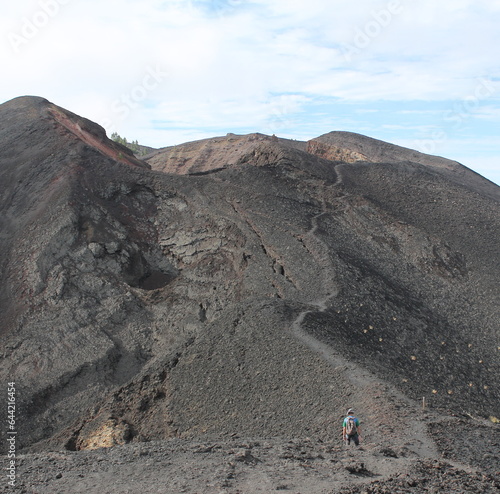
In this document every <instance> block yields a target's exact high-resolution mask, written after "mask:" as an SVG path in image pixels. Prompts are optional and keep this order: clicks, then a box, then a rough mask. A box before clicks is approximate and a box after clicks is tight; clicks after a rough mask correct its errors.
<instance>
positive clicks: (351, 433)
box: [342, 408, 361, 446]
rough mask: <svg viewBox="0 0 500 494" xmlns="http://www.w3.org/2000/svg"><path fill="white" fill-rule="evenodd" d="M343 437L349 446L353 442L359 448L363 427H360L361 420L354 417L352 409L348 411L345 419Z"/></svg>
mask: <svg viewBox="0 0 500 494" xmlns="http://www.w3.org/2000/svg"><path fill="white" fill-rule="evenodd" d="M342 437H343V438H344V441H346V443H347V444H351V440H353V441H354V444H355V445H356V446H359V441H360V439H361V427H360V426H359V419H358V418H356V417H355V416H354V410H353V409H352V408H349V410H347V417H346V418H345V419H344V423H343V425H342Z"/></svg>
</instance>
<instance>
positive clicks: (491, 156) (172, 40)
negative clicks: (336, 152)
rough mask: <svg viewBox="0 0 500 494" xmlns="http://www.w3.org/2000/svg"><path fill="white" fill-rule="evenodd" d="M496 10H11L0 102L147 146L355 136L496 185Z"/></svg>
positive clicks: (299, 1) (149, 0) (266, 0)
mask: <svg viewBox="0 0 500 494" xmlns="http://www.w3.org/2000/svg"><path fill="white" fill-rule="evenodd" d="M499 27H500V0H453V1H451V0H439V1H436V0H419V1H418V2H417V1H412V0H383V1H378V0H358V1H357V2H345V1H339V0H328V1H327V0H248V1H247V0H120V1H118V0H99V1H97V0H85V1H83V0H23V1H20V2H9V3H8V4H7V5H5V6H3V11H2V17H1V19H0V30H1V33H2V38H1V43H0V56H1V59H2V61H3V67H4V77H3V78H2V83H1V84H0V102H4V101H7V100H9V99H11V98H13V97H16V96H21V95H25V94H31V95H37V96H43V97H46V98H47V99H49V100H51V101H52V102H54V103H56V104H58V105H60V106H63V107H65V108H67V109H69V110H71V111H73V112H75V113H78V114H80V115H83V116H85V117H87V118H90V119H92V120H94V121H97V122H99V123H100V124H101V125H103V126H104V127H105V128H106V129H107V131H108V134H110V133H111V132H113V131H116V132H118V133H119V134H120V135H122V136H125V137H127V138H128V139H129V140H135V139H137V140H138V141H139V142H141V143H143V144H147V145H150V146H154V147H161V146H167V145H172V144H179V143H182V142H186V141H191V140H195V139H201V138H205V137H213V136H216V135H225V134H226V133H228V132H234V133H242V134H244V133H250V132H262V133H266V134H276V135H279V136H282V137H289V138H294V139H300V140H307V139H310V138H313V137H316V136H319V135H321V134H324V133H326V132H330V131H332V130H347V131H352V132H359V133H361V134H365V135H369V136H371V137H375V138H378V139H382V140H386V141H389V142H393V143H395V144H399V145H403V146H407V147H410V148H413V149H418V150H420V151H423V152H428V153H430V154H437V155H441V156H445V157H447V158H451V159H455V160H457V161H460V162H461V163H463V164H464V165H466V166H468V167H469V168H472V169H473V170H475V171H477V172H478V173H480V174H481V175H483V176H485V177H487V178H489V179H490V180H492V181H494V182H496V183H497V184H500V64H499V62H498V61H499V58H500V53H499V52H500V48H499V47H500V29H499Z"/></svg>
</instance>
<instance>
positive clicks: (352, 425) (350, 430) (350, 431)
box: [345, 417, 358, 436]
mask: <svg viewBox="0 0 500 494" xmlns="http://www.w3.org/2000/svg"><path fill="white" fill-rule="evenodd" d="M345 433H346V434H347V435H348V436H354V435H355V434H357V433H358V427H357V426H356V419H355V418H354V417H347V421H346V424H345Z"/></svg>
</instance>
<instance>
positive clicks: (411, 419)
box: [291, 174, 439, 458]
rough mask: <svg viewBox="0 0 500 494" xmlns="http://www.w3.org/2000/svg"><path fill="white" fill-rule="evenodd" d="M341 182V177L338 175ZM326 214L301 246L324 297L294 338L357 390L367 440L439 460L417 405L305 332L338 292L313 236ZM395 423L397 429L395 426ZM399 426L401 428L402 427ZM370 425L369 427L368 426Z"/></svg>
mask: <svg viewBox="0 0 500 494" xmlns="http://www.w3.org/2000/svg"><path fill="white" fill-rule="evenodd" d="M338 177H339V182H338V183H341V180H342V179H341V175H340V174H339V175H338ZM325 214H327V206H326V204H325V203H324V204H323V208H322V212H321V213H319V214H317V215H316V216H314V217H313V218H312V220H311V228H310V230H309V231H308V232H307V233H306V235H305V236H304V238H303V241H304V244H305V245H306V246H307V247H308V249H309V250H310V251H311V253H312V254H313V255H315V256H316V257H317V262H318V263H319V264H320V265H321V266H322V267H323V287H324V289H323V294H322V295H321V296H320V297H318V298H317V299H314V300H311V301H310V302H309V307H308V308H306V309H304V310H303V311H302V312H301V313H300V314H299V315H298V316H297V318H296V319H295V321H294V322H293V324H292V326H291V330H292V333H293V335H294V336H295V337H296V338H297V339H298V340H299V341H301V342H302V343H303V344H304V345H305V346H306V347H307V348H308V349H309V350H311V351H312V352H314V353H316V354H319V355H320V356H321V357H322V358H323V359H324V360H325V361H326V362H328V364H330V365H331V366H332V367H333V368H335V369H336V370H338V371H340V372H342V374H343V375H344V376H345V378H346V379H347V380H348V381H349V382H350V383H351V384H352V388H353V389H354V390H356V392H355V396H354V397H353V402H354V401H355V402H357V403H358V404H359V406H357V405H353V406H356V407H357V408H360V409H361V410H363V411H364V417H363V419H364V421H365V422H366V423H367V425H368V428H369V430H371V431H372V432H371V433H369V434H367V436H366V440H367V441H370V442H374V443H375V444H376V443H378V444H387V445H391V446H394V445H398V446H403V445H404V446H405V447H407V448H408V449H409V450H410V451H413V452H414V453H415V454H417V455H418V456H419V457H423V458H438V457H439V452H438V449H437V447H436V445H435V443H434V441H433V440H432V439H431V438H430V437H429V435H428V434H427V426H426V421H425V418H424V417H423V413H422V410H421V408H420V405H419V404H418V403H416V402H414V401H413V400H410V399H409V398H407V397H406V396H405V395H404V394H403V393H401V392H399V391H398V390H397V389H395V388H394V387H393V386H390V385H388V384H387V383H382V382H381V380H380V379H378V378H377V377H376V376H375V375H374V374H372V373H371V372H369V371H368V370H366V369H364V368H363V367H361V366H359V365H357V364H356V363H354V362H350V361H348V360H347V359H345V358H343V357H342V356H341V355H340V354H339V353H338V352H335V351H334V349H333V348H332V347H331V346H329V345H327V344H325V343H323V342H321V341H320V340H318V339H317V338H315V337H314V336H312V335H311V334H310V333H308V332H307V331H306V330H305V329H304V324H303V323H304V320H305V318H306V317H307V315H308V314H312V313H318V312H319V313H323V312H325V311H326V310H327V309H328V306H329V302H330V301H331V300H332V299H334V298H335V297H336V296H337V295H338V292H339V288H338V286H337V284H336V282H335V278H336V273H335V268H334V266H333V265H332V262H331V260H330V259H329V256H328V253H329V249H328V247H327V245H326V244H325V243H324V242H323V241H322V240H321V239H320V238H319V237H318V236H317V235H316V232H317V231H318V228H319V222H318V220H319V218H321V217H322V216H323V215H325ZM394 424H396V427H395V426H394ZM401 424H403V426H402V427H401ZM370 426H371V427H370Z"/></svg>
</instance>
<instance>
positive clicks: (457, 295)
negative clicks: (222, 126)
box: [0, 97, 500, 454]
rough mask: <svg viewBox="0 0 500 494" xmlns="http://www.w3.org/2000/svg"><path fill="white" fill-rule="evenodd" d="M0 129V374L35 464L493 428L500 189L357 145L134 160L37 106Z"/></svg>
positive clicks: (281, 143) (270, 147)
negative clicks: (252, 443) (428, 427)
mask: <svg viewBox="0 0 500 494" xmlns="http://www.w3.org/2000/svg"><path fill="white" fill-rule="evenodd" d="M0 121H1V122H2V128H1V129H0V143H1V145H0V209H1V223H0V225H1V236H0V247H1V251H2V253H3V254H2V262H1V270H2V285H1V289H0V304H1V306H0V309H1V311H0V313H1V314H2V326H1V334H0V337H1V342H2V348H3V349H4V350H3V359H2V366H1V375H2V379H3V381H4V382H9V381H12V380H13V379H15V381H16V383H17V385H18V387H19V390H18V394H19V407H20V414H21V415H22V420H19V429H20V430H19V437H20V441H21V442H22V447H24V448H25V449H26V450H27V451H28V450H31V451H34V450H38V451H43V450H46V449H54V448H55V449H58V448H59V449H60V448H63V449H64V448H65V449H69V450H83V449H93V448H98V447H102V446H112V445H117V444H124V443H127V442H139V441H149V440H155V439H168V438H173V437H176V438H187V439H192V438H200V437H205V436H207V435H212V436H214V435H215V436H217V437H230V436H231V435H234V434H245V435H248V436H251V437H277V436H279V437H297V436H303V437H305V436H308V437H313V438H321V439H322V440H328V439H333V438H335V437H337V436H338V430H337V429H338V428H337V427H336V426H332V423H336V422H338V420H339V417H338V416H339V414H340V415H341V414H342V413H344V411H345V410H347V408H348V407H354V408H355V409H356V410H358V411H359V410H362V411H363V413H364V416H365V420H366V421H367V422H368V423H369V424H370V426H369V427H368V428H367V435H368V438H367V440H369V441H372V442H375V443H377V444H385V443H389V444H392V443H393V441H394V440H396V439H397V441H399V443H400V444H408V445H409V446H408V447H409V448H410V449H413V450H414V452H415V454H423V450H424V449H425V444H427V443H425V444H424V443H422V444H424V446H422V444H420V445H418V444H417V443H416V442H415V441H412V437H413V436H412V435H415V434H417V433H418V434H423V432H422V431H423V430H424V428H425V425H424V423H423V422H422V418H421V416H420V415H419V406H420V403H421V401H422V398H425V400H426V404H427V406H428V407H430V409H432V410H439V411H440V413H445V414H449V413H452V414H455V415H456V414H458V415H461V416H474V417H478V416H479V417H484V418H488V417H490V416H492V417H498V416H499V415H500V412H499V409H498V405H499V392H498V390H499V389H500V388H499V384H500V382H499V379H500V368H499V359H498V352H499V347H498V336H499V334H498V321H499V313H498V309H499V306H500V304H499V299H498V280H499V279H500V262H499V260H500V258H499V251H498V245H499V244H500V215H499V202H500V189H499V188H498V187H497V186H496V185H494V184H492V183H491V182H488V181H487V180H486V179H483V178H482V177H480V176H479V175H477V174H475V173H474V172H472V171H470V170H469V169H467V168H465V167H464V166H462V165H460V164H459V163H456V162H454V161H450V160H446V159H444V158H439V157H433V156H429V155H424V154H422V153H418V152H416V151H413V150H409V149H405V148H402V147H399V146H394V145H392V144H388V143H384V142H381V141H377V140H375V139H371V138H368V137H365V136H360V135H357V134H352V133H345V132H332V133H330V134H326V135H324V136H321V137H318V138H316V139H312V140H311V141H309V142H307V143H306V142H297V141H291V140H286V139H280V138H277V137H275V136H272V137H271V136H265V135H262V134H251V135H248V136H237V135H233V134H228V135H227V136H225V137H217V138H213V139H206V140H203V141H197V142H192V143H187V144H182V145H179V146H174V147H168V148H163V149H159V150H157V151H154V152H153V153H152V154H150V155H148V156H146V157H145V158H144V159H143V160H139V159H137V158H136V157H134V156H133V154H132V153H131V152H130V151H129V150H127V149H126V148H124V147H123V146H120V145H118V144H116V143H114V142H112V141H110V140H109V139H108V138H107V137H106V135H105V132H104V130H103V129H102V128H101V127H99V126H98V125H96V124H94V123H92V122H90V121H89V120H87V119H84V118H82V117H79V116H77V115H75V114H73V113H71V112H69V111H67V110H64V109H62V108H59V107H57V106H56V105H54V104H52V103H50V102H48V101H47V100H44V99H42V98H34V97H23V98H17V99H15V100H12V101H9V102H7V103H5V104H3V105H1V106H0ZM389 416H391V417H393V419H394V420H396V421H398V420H401V421H404V422H405V423H407V424H411V425H409V426H408V427H406V428H405V429H404V430H400V431H395V430H392V429H391V428H390V426H389V424H388V422H387V421H388V417H389ZM394 420H391V421H392V422H394ZM485 427H486V426H485ZM419 431H420V432H419ZM422 437H423V436H422ZM429 444H430V443H429Z"/></svg>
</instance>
